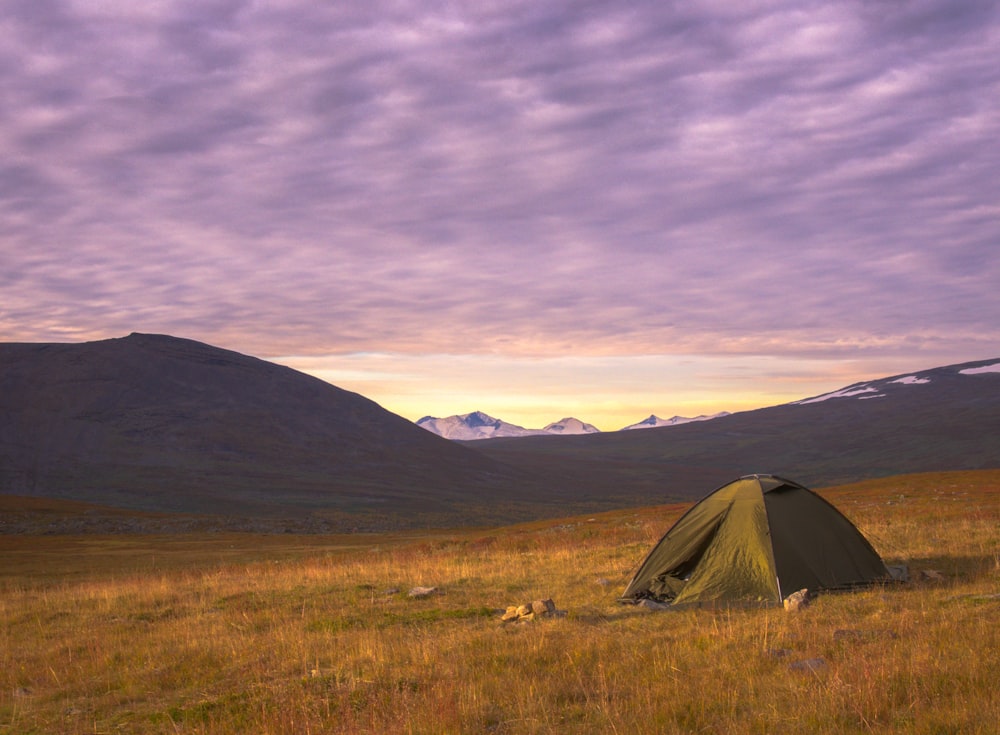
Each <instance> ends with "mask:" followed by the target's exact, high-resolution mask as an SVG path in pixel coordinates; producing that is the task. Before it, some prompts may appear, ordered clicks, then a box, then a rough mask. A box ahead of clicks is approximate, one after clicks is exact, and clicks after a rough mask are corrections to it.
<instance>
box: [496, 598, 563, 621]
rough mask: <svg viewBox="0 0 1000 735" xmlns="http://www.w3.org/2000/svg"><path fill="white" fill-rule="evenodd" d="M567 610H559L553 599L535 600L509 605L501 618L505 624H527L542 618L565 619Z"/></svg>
mask: <svg viewBox="0 0 1000 735" xmlns="http://www.w3.org/2000/svg"><path fill="white" fill-rule="evenodd" d="M565 616H566V611H565V610H557V609H556V603H554V602H553V601H552V600H551V599H548V600H534V601H532V602H527V603H525V604H523V605H509V606H508V607H507V609H506V610H505V611H504V612H503V614H502V615H501V616H500V621H501V622H503V623H525V622H528V621H529V620H534V619H535V618H542V617H565Z"/></svg>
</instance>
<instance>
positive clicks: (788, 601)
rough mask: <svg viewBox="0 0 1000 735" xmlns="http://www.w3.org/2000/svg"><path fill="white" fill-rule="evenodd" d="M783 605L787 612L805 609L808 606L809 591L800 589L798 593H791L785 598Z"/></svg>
mask: <svg viewBox="0 0 1000 735" xmlns="http://www.w3.org/2000/svg"><path fill="white" fill-rule="evenodd" d="M784 605H785V610H787V611H788V612H797V611H799V610H801V609H803V608H804V607H807V606H808V605H809V590H807V589H801V590H799V591H798V592H793V593H792V594H790V595H789V596H788V597H786V598H785V600H784Z"/></svg>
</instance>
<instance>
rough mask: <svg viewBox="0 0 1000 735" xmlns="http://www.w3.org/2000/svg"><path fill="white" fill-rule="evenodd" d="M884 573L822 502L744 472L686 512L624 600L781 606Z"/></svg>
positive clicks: (785, 483)
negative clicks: (804, 593)
mask: <svg viewBox="0 0 1000 735" xmlns="http://www.w3.org/2000/svg"><path fill="white" fill-rule="evenodd" d="M887 576H888V572H887V570H886V567H885V564H884V563H883V562H882V559H881V558H880V557H879V555H878V554H877V553H876V552H875V550H874V549H873V548H872V546H871V544H869V543H868V541H867V540H866V539H865V538H864V536H862V534H861V532H860V531H858V529H857V528H856V527H855V526H854V524H852V523H851V522H850V521H849V520H848V519H847V518H846V517H844V516H843V515H842V514H841V513H840V511H838V510H837V509H836V508H834V507H833V506H832V505H831V504H830V503H828V502H827V501H826V500H824V499H823V498H821V497H819V496H818V495H816V494H815V493H813V492H812V491H810V490H808V489H807V488H805V487H803V486H802V485H799V484H798V483H795V482H791V481H789V480H785V479H782V478H780V477H776V476H773V475H749V476H746V477H741V478H740V479H738V480H736V481H734V482H731V483H728V484H726V485H723V486H722V487H720V488H718V489H717V490H715V491H714V492H712V493H710V494H709V495H708V496H706V497H705V498H704V499H702V500H701V501H700V502H698V503H697V504H695V505H694V506H693V507H692V508H691V509H690V510H688V512H687V513H685V514H684V515H683V516H682V517H681V518H680V520H678V521H677V523H675V524H674V525H673V526H672V527H671V528H670V530H668V531H667V533H666V534H665V535H664V536H663V538H662V539H660V541H659V542H658V543H657V544H656V545H655V546H654V547H653V549H652V551H650V553H649V555H648V556H647V557H646V559H645V561H643V563H642V565H641V566H640V568H639V571H638V572H636V574H635V576H634V577H633V578H632V580H631V581H630V582H629V584H628V586H627V587H626V589H625V592H624V593H623V595H622V599H623V600H624V601H637V600H639V599H642V598H650V599H654V600H659V601H663V602H671V603H673V604H684V603H701V602H708V601H713V602H736V601H754V602H780V601H781V600H782V597H783V595H788V594H790V593H792V592H795V591H796V590H799V589H802V588H807V589H810V590H822V589H838V588H847V587H853V586H858V585H864V584H871V583H873V582H876V581H879V580H883V579H885V578H887Z"/></svg>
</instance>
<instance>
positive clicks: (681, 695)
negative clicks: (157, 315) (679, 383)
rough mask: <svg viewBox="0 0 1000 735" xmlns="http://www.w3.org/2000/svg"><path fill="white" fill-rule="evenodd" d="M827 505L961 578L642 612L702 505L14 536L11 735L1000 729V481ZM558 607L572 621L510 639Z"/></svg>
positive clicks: (2, 729)
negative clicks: (513, 518) (396, 530)
mask: <svg viewBox="0 0 1000 735" xmlns="http://www.w3.org/2000/svg"><path fill="white" fill-rule="evenodd" d="M823 494H824V495H825V496H826V497H828V498H829V499H830V500H831V501H832V502H834V503H835V504H836V505H837V506H838V507H840V508H841V509H842V510H843V511H844V512H845V513H846V514H847V515H848V516H849V517H851V518H852V519H853V520H854V521H855V522H856V523H857V524H858V525H859V526H860V527H861V529H862V530H863V531H864V532H865V533H866V534H867V535H868V536H869V537H870V538H871V539H872V541H873V543H874V544H875V546H876V548H877V549H878V550H879V551H880V552H881V553H882V554H883V555H884V556H885V557H886V558H887V560H888V561H895V560H905V561H908V562H909V563H910V564H911V567H912V568H913V569H914V570H921V569H935V570H938V571H940V572H942V573H943V579H941V580H922V579H917V580H915V581H913V582H912V583H910V584H908V585H901V586H898V587H897V586H894V587H890V588H885V589H873V590H868V591H862V592H857V593H851V594H840V595H828V596H823V597H820V598H819V599H818V600H817V601H815V602H814V604H813V605H812V606H811V607H810V608H808V609H807V610H805V611H804V612H803V613H801V614H797V615H789V614H786V613H785V612H783V611H781V610H774V609H767V610H716V611H711V610H685V611H679V612H669V613H649V612H643V611H640V610H637V609H635V608H631V607H622V606H619V605H617V604H616V602H615V598H616V596H617V594H618V593H620V591H621V589H622V588H623V586H624V584H625V582H626V581H627V579H628V577H629V575H630V574H631V572H632V571H633V570H634V569H635V567H636V565H638V563H639V562H640V561H641V559H642V557H643V555H644V554H645V553H646V552H647V551H648V549H649V548H650V546H651V545H652V544H653V543H655V541H656V540H657V539H658V538H659V537H660V536H661V535H662V533H663V532H664V531H665V530H666V528H667V527H668V526H669V524H670V523H671V522H672V521H673V520H674V519H675V518H676V517H677V516H678V515H679V514H680V513H681V512H682V511H683V510H684V508H685V507H686V506H682V505H676V506H666V507H661V508H647V509H642V510H630V511H616V512H609V513H603V514H600V515H596V516H590V517H582V518H577V519H569V520H564V521H559V522H553V521H549V522H536V523H532V524H524V525H520V526H514V527H507V528H501V529H491V530H487V529H479V530H463V531H456V532H453V533H445V532H435V533H433V534H427V535H420V534H407V535H402V534H379V535H370V536H344V537H308V536H300V535H294V536H286V535H279V536H260V535H256V536H255V535H237V534H231V535H222V534H174V535H170V536H117V537H113V538H102V537H97V536H88V537H79V536H6V537H4V536H0V621H2V624H0V733H29V732H64V733H77V732H78V733H83V732H87V733H92V732H136V733H138V732H142V733H173V732H179V731H183V732H195V733H238V732H257V733H295V732H303V733H304V732H331V733H352V732H372V733H376V732H378V733H394V732H399V733H404V732H405V733H449V732H450V733H481V732H496V733H548V732H553V731H556V730H558V731H559V732H569V733H592V732H621V733H625V732H629V733H670V732H697V731H709V732H732V733H764V732H778V731H783V730H786V729H789V728H791V729H794V730H797V731H804V732H819V733H845V732H848V733H850V732H872V731H878V732H907V733H911V732H913V733H941V732H956V733H957V732H962V733H977V732H980V733H987V732H994V731H995V727H996V722H997V721H1000V700H998V699H997V698H996V696H995V682H996V681H998V680H1000V629H998V627H997V626H996V624H995V620H996V615H997V612H998V611H1000V600H998V599H997V598H996V597H995V595H997V594H998V593H1000V552H998V549H1000V472H998V471H983V472H967V473H945V474H933V475H913V476H902V477H895V478H886V479H881V480H874V481H870V482H864V483H859V484H856V485H851V486H846V487H840V488H833V489H830V490H826V491H823ZM414 585H436V586H438V587H439V588H440V589H441V590H442V591H443V594H440V595H437V596H434V597H431V598H428V599H423V600H413V599H409V598H408V597H407V596H406V594H405V592H406V590H407V589H408V588H409V587H411V586H414ZM394 588H398V589H400V590H402V592H400V593H389V592H387V591H388V590H391V589H394ZM540 597H552V598H553V599H554V600H555V602H556V604H557V606H558V607H560V608H563V609H565V610H567V611H568V615H567V616H566V617H565V618H560V619H554V620H541V621H536V622H534V623H531V624H528V625H513V626H502V625H500V623H499V618H498V616H497V614H496V612H495V610H496V609H498V608H502V607H504V606H506V605H508V604H514V603H519V602H523V601H526V600H531V599H535V598H540ZM810 659H822V661H823V665H822V667H821V668H819V669H818V670H816V671H809V670H796V668H794V666H793V664H796V663H797V662H801V661H806V660H810Z"/></svg>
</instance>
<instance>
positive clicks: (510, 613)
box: [500, 605, 520, 623]
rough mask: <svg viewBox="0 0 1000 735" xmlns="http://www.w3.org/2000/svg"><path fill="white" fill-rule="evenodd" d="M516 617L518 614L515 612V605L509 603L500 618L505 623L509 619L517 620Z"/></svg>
mask: <svg viewBox="0 0 1000 735" xmlns="http://www.w3.org/2000/svg"><path fill="white" fill-rule="evenodd" d="M518 617H520V616H519V615H518V613H517V607H516V606H514V605H510V606H509V607H508V608H507V611H506V612H504V614H503V616H502V617H501V618H500V619H501V620H502V621H504V622H505V623H506V622H508V621H510V620H517V619H518Z"/></svg>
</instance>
